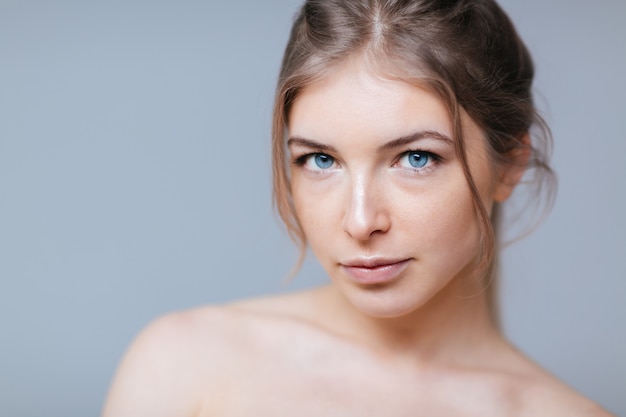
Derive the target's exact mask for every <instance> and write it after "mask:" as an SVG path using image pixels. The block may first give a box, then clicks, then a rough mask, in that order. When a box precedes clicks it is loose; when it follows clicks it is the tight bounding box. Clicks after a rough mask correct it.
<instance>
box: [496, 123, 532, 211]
mask: <svg viewBox="0 0 626 417" xmlns="http://www.w3.org/2000/svg"><path fill="white" fill-rule="evenodd" d="M519 142H520V145H521V146H519V147H518V148H515V149H513V150H512V151H510V152H509V153H508V154H507V155H506V156H505V158H506V162H504V163H503V164H502V165H501V166H500V167H498V169H497V183H496V186H495V189H494V192H493V201H495V202H496V203H502V202H503V201H505V200H507V199H508V198H509V197H510V196H511V194H512V193H513V190H514V189H515V186H516V185H517V184H518V183H519V182H520V180H521V179H522V176H523V175H524V172H526V167H527V166H528V161H529V160H530V155H531V151H532V147H531V146H530V136H529V135H528V133H525V134H524V135H523V136H522V137H520V139H519Z"/></svg>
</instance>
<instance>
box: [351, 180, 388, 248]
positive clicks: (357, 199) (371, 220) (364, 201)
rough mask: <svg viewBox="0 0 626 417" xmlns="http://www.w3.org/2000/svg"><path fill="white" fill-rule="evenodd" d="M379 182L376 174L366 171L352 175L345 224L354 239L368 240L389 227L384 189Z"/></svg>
mask: <svg viewBox="0 0 626 417" xmlns="http://www.w3.org/2000/svg"><path fill="white" fill-rule="evenodd" d="M378 182H379V180H378V178H377V177H376V176H375V175H372V174H368V173H366V172H359V173H354V174H353V175H351V176H350V184H349V190H348V193H347V194H348V196H347V197H348V201H347V202H346V211H345V213H344V219H343V226H344V230H345V231H346V232H347V233H348V234H349V235H350V236H352V237H353V238H354V239H358V240H366V239H368V238H369V237H371V236H372V235H373V234H374V233H376V232H385V231H387V229H388V228H389V218H388V213H387V212H386V207H385V199H384V196H383V195H381V193H382V192H383V190H382V188H381V187H380V184H378Z"/></svg>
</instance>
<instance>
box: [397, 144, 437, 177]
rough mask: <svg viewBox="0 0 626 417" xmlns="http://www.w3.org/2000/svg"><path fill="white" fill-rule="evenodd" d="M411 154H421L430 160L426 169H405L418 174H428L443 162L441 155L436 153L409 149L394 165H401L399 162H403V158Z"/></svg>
mask: <svg viewBox="0 0 626 417" xmlns="http://www.w3.org/2000/svg"><path fill="white" fill-rule="evenodd" d="M411 154H420V155H422V156H427V157H428V158H429V160H428V161H427V162H426V164H427V165H426V166H424V167H405V168H407V169H411V170H413V171H415V172H418V173H423V172H427V171H429V170H431V169H433V168H434V167H436V166H437V165H438V164H439V163H441V162H442V160H443V158H442V157H441V156H439V155H437V154H436V153H433V152H429V151H425V150H423V149H409V150H408V151H405V152H402V153H401V154H400V155H399V156H398V158H397V159H396V162H395V163H394V165H397V164H399V162H400V161H401V160H402V158H404V157H407V156H409V155H411Z"/></svg>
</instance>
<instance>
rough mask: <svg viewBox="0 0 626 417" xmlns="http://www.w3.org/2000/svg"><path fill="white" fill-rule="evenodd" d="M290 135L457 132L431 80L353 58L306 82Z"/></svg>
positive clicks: (293, 110)
mask: <svg viewBox="0 0 626 417" xmlns="http://www.w3.org/2000/svg"><path fill="white" fill-rule="evenodd" d="M288 116H289V117H288V120H289V124H288V126H287V127H288V130H289V135H290V136H302V137H310V138H315V139H319V140H322V139H332V138H337V137H340V138H341V137H352V136H360V137H375V138H380V139H389V138H390V137H394V136H395V137H398V136H402V135H406V134H408V133H411V132H412V131H415V130H437V131H440V132H441V133H444V134H445V135H447V136H449V137H452V136H453V132H452V131H453V129H452V121H451V118H450V115H449V111H448V109H447V107H446V105H445V103H444V102H443V101H442V100H441V99H440V98H439V96H437V95H436V94H435V93H433V92H432V91H430V90H429V89H427V88H426V86H425V85H416V84H410V83H408V82H404V81H401V80H398V79H392V78H389V77H385V76H384V75H383V74H382V73H381V72H380V71H374V70H372V69H371V68H369V67H368V66H367V65H364V64H363V62H362V61H359V60H352V61H349V62H346V63H345V64H343V65H341V66H340V67H338V68H337V69H335V70H334V71H332V72H330V73H329V74H328V75H326V76H325V77H324V78H322V79H321V80H319V81H317V82H315V83H313V84H310V85H308V86H307V87H305V88H304V89H303V90H302V91H301V92H300V94H299V95H298V97H297V98H296V99H295V101H294V103H293V105H292V106H291V109H290V112H289V115H288Z"/></svg>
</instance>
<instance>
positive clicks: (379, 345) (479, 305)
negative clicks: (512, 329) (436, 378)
mask: <svg viewBox="0 0 626 417" xmlns="http://www.w3.org/2000/svg"><path fill="white" fill-rule="evenodd" d="M467 282H468V281H467V280H461V279H456V280H453V281H452V282H451V283H450V284H448V285H447V286H446V287H445V288H444V289H442V291H440V292H439V293H438V294H437V295H436V296H435V297H433V298H432V299H431V300H429V301H428V302H427V303H426V304H424V305H422V306H420V307H418V308H416V309H415V310H414V311H412V312H410V313H409V314H406V315H403V316H401V317H393V318H388V317H385V318H379V317H371V316H368V315H366V314H364V313H362V312H361V311H359V310H357V309H356V308H355V307H354V306H353V305H352V304H351V303H350V302H349V301H348V299H347V298H346V297H344V295H343V294H342V293H341V292H340V291H339V290H338V289H337V287H336V286H335V285H334V284H331V285H329V286H326V287H323V288H321V289H320V290H319V292H318V293H317V294H318V295H317V296H318V297H319V303H320V304H319V305H320V310H319V311H323V312H324V313H323V314H321V315H320V318H321V320H322V321H323V323H321V324H322V325H323V326H325V327H327V328H329V329H330V330H331V331H333V332H334V333H337V334H340V335H342V336H344V337H346V338H348V339H350V340H353V341H355V342H357V343H360V344H362V345H364V346H367V347H369V348H371V349H373V350H375V351H378V352H380V353H382V354H384V355H392V356H397V357H408V358H411V359H412V360H417V361H420V362H421V361H423V362H424V363H433V361H434V362H439V361H441V363H446V364H450V363H458V364H459V365H468V366H471V364H472V363H474V362H476V361H477V360H478V358H480V357H481V356H484V354H485V353H486V352H487V351H488V350H490V349H488V348H489V346H493V343H498V342H501V341H502V338H501V336H500V334H499V332H498V330H497V329H496V326H495V324H494V322H493V320H492V317H491V315H490V312H489V307H488V303H487V298H486V294H485V291H482V290H481V289H480V288H478V285H476V288H468V285H467ZM476 282H478V281H476Z"/></svg>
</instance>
